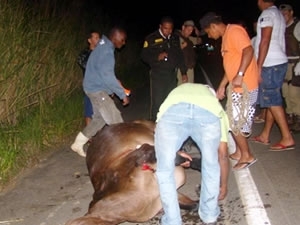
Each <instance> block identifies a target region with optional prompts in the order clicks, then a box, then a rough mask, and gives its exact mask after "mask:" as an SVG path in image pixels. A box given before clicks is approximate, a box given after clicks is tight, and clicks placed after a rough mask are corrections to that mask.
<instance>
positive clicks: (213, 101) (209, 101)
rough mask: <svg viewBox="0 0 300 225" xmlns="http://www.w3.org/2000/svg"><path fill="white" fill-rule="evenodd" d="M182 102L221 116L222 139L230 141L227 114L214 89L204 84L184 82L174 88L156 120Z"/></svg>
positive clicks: (162, 105)
mask: <svg viewBox="0 0 300 225" xmlns="http://www.w3.org/2000/svg"><path fill="white" fill-rule="evenodd" d="M180 102H186V103H190V104H194V105H197V106H199V107H201V108H203V109H206V110H207V111H209V112H211V113H212V114H214V115H216V116H217V117H219V118H220V122H221V141H222V142H227V141H228V132H229V129H230V128H229V121H228V117H227V114H226V112H225V111H224V109H223V107H222V105H221V104H220V102H219V100H218V99H217V98H216V96H215V94H214V93H213V91H212V90H210V88H209V87H208V86H207V85H204V84H196V83H184V84H181V85H179V86H178V87H176V88H175V89H173V90H172V91H171V92H170V94H169V95H168V97H167V98H166V99H165V101H164V102H163V103H162V104H161V106H160V108H159V112H158V114H157V120H156V122H158V121H159V119H160V118H161V116H162V115H163V114H164V113H165V112H166V111H167V109H168V108H169V107H170V106H172V105H175V104H178V103H180Z"/></svg>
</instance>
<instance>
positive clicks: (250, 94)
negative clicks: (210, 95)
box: [200, 12, 258, 170]
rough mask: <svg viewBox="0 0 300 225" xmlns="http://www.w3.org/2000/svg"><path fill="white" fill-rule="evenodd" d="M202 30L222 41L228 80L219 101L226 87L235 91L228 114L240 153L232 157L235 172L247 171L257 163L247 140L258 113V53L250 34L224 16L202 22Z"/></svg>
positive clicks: (209, 15)
mask: <svg viewBox="0 0 300 225" xmlns="http://www.w3.org/2000/svg"><path fill="white" fill-rule="evenodd" d="M200 24H201V27H202V29H204V30H205V32H206V33H207V34H208V37H209V38H213V39H215V40H217V39H218V38H220V37H222V51H221V52H222V56H223V66H224V70H225V74H224V77H223V79H222V81H221V83H220V84H219V87H218V89H217V97H218V98H219V99H220V100H222V99H224V97H225V94H226V93H225V91H226V86H227V85H228V84H230V85H229V88H230V89H229V90H231V93H230V95H231V96H227V97H228V100H227V109H226V111H227V114H228V117H229V120H230V126H231V132H232V134H233V137H234V140H235V143H236V152H235V153H233V154H231V155H230V158H231V159H232V160H236V161H237V163H236V164H235V165H234V167H233V169H234V170H240V169H245V168H248V167H249V166H251V165H252V164H254V163H255V162H256V158H255V157H254V156H253V155H252V153H251V152H250V149H249V145H248V141H247V137H248V136H249V135H250V134H251V128H252V123H253V118H254V113H255V105H256V100H257V94H258V69H257V64H256V59H255V56H254V49H253V48H252V45H251V40H250V38H249V36H248V33H247V32H246V30H245V29H244V28H243V27H242V26H240V25H235V24H227V25H226V24H224V23H223V21H222V18H221V16H218V15H217V14H216V13H214V12H208V13H207V14H205V15H204V16H203V17H202V19H200Z"/></svg>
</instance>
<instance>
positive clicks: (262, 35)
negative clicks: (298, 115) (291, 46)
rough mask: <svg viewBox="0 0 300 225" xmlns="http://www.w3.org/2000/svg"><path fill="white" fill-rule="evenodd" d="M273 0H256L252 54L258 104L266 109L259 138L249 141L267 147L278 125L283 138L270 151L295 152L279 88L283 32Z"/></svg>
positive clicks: (283, 59) (282, 70) (283, 66)
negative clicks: (255, 63)
mask: <svg viewBox="0 0 300 225" xmlns="http://www.w3.org/2000/svg"><path fill="white" fill-rule="evenodd" d="M274 2H275V0H258V1H257V5H258V8H259V9H260V10H261V11H262V12H261V14H260V16H259V18H258V21H257V39H256V43H255V54H256V57H257V65H258V70H259V74H260V81H261V82H260V85H259V89H260V90H259V93H260V94H259V104H260V106H261V107H262V108H267V112H266V122H265V126H264V128H263V130H262V132H261V133H260V135H258V136H256V137H253V138H251V139H250V140H252V141H254V142H256V143H260V144H265V145H268V144H269V143H270V140H269V137H270V132H271V129H272V126H273V124H274V122H276V123H277V125H278V127H279V129H280V132H281V135H282V138H281V140H279V141H278V142H277V143H276V144H274V145H272V146H271V147H270V148H269V150H270V151H285V150H292V149H295V141H294V139H293V137H292V135H291V133H290V131H289V127H288V123H287V119H286V117H285V111H284V108H283V99H282V95H281V87H282V84H283V80H284V77H285V73H286V70H287V62H288V59H287V56H286V53H285V35H284V34H285V28H286V23H285V20H284V18H283V15H282V14H281V12H280V11H279V10H278V8H277V7H276V6H275V4H274Z"/></svg>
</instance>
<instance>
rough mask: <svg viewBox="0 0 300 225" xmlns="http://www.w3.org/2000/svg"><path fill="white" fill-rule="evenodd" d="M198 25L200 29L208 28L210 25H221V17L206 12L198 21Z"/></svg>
mask: <svg viewBox="0 0 300 225" xmlns="http://www.w3.org/2000/svg"><path fill="white" fill-rule="evenodd" d="M199 22H200V25H201V28H202V29H206V28H208V27H209V26H210V25H211V24H212V23H213V24H220V23H223V20H222V17H221V16H219V15H217V14H216V13H214V12H208V13H206V14H205V15H204V16H203V17H202V18H201V19H200V21H199Z"/></svg>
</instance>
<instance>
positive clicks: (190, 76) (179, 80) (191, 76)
mask: <svg viewBox="0 0 300 225" xmlns="http://www.w3.org/2000/svg"><path fill="white" fill-rule="evenodd" d="M186 75H187V76H188V83H194V68H192V69H188V70H187V72H186ZM180 84H182V75H181V72H180V69H178V71H177V86H178V85H180Z"/></svg>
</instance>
